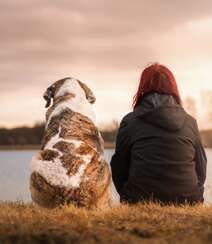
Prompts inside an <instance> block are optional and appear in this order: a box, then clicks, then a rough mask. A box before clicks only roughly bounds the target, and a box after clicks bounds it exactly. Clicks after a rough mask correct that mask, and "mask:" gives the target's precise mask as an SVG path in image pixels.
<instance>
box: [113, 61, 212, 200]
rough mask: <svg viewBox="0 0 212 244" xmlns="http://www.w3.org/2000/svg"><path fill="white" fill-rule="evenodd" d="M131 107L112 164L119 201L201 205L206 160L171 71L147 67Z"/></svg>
mask: <svg viewBox="0 0 212 244" xmlns="http://www.w3.org/2000/svg"><path fill="white" fill-rule="evenodd" d="M133 106H134V110H133V112H131V113H129V114H127V115H126V116H125V117H124V118H123V120H122V121H121V124H120V128H119V132H118V136H117V142H116V150H115V154H114V156H113V157H112V161H111V168H112V177H113V181H114V184H115V186H116V189H117V191H118V193H119V194H120V197H121V201H125V202H128V203H137V202H139V201H142V200H153V201H160V202H162V203H165V204H168V203H174V204H182V203H190V204H194V203H198V202H203V201H204V199H203V192H204V182H205V178H206V163H207V159H206V155H205V151H204V148H203V146H202V144H201V140H200V135H199V131H198V127H197V123H196V121H195V119H194V118H192V117H191V116H190V115H189V114H187V113H186V112H185V110H184V109H183V107H182V105H181V99H180V95H179V91H178V88H177V84H176V81H175V78H174V76H173V74H172V72H171V71H170V70H169V69H168V68H167V67H165V66H163V65H160V64H157V63H156V64H153V65H151V66H149V67H148V68H146V69H145V70H144V71H143V73H142V75H141V79H140V84H139V87H138V91H137V93H136V95H135V97H134V103H133Z"/></svg>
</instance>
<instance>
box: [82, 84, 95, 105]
mask: <svg viewBox="0 0 212 244" xmlns="http://www.w3.org/2000/svg"><path fill="white" fill-rule="evenodd" d="M78 82H79V85H80V86H81V88H82V89H83V90H84V92H85V96H86V98H87V100H88V101H89V103H91V104H93V103H95V102H96V98H95V96H94V94H93V92H92V91H91V89H90V88H88V87H87V85H85V84H84V83H83V82H81V81H79V80H78Z"/></svg>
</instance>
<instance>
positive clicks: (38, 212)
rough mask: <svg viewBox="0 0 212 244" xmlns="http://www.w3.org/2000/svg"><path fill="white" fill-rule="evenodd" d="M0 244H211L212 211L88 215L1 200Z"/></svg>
mask: <svg viewBox="0 0 212 244" xmlns="http://www.w3.org/2000/svg"><path fill="white" fill-rule="evenodd" d="M0 243H45V244H46V243H88V244H89V243H180V244H183V243H192V244H195V243H212V207H207V206H195V207H189V206H186V207H174V206H169V207H161V206H159V205H156V204H151V203H149V204H139V205H135V206H128V205H120V206H118V207H116V208H113V209H110V210H105V211H100V210H99V211H91V210H90V211H88V210H85V209H78V208H75V207H74V206H64V207H61V208H58V209H54V210H46V209H40V208H38V207H36V206H33V205H25V204H23V203H4V202H2V203H0Z"/></svg>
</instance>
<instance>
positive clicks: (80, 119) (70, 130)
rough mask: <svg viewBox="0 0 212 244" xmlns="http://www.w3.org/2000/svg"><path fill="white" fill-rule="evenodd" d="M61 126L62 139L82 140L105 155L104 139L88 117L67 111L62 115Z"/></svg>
mask: <svg viewBox="0 0 212 244" xmlns="http://www.w3.org/2000/svg"><path fill="white" fill-rule="evenodd" d="M57 119H59V118H57ZM60 124H61V126H62V129H61V134H60V135H61V137H63V138H64V139H76V140H82V141H83V142H85V143H86V144H87V145H90V146H91V147H94V148H95V149H96V150H97V151H98V152H99V153H100V154H103V152H104V143H103V139H102V137H101V135H100V133H99V131H98V129H97V127H96V126H95V125H94V123H93V122H92V121H91V120H90V119H89V118H88V117H86V116H84V115H82V114H80V113H76V112H73V111H71V110H70V109H67V110H65V111H64V112H62V113H61V117H60Z"/></svg>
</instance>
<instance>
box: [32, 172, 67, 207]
mask: <svg viewBox="0 0 212 244" xmlns="http://www.w3.org/2000/svg"><path fill="white" fill-rule="evenodd" d="M30 191H31V196H32V199H33V201H34V202H36V203H37V204H39V205H40V206H42V207H47V208H54V207H57V206H59V205H60V204H63V203H64V197H63V194H64V189H63V188H60V187H58V186H51V185H50V184H49V183H48V182H47V181H46V180H45V179H44V178H43V177H42V176H41V175H40V174H38V173H36V172H34V173H32V174H31V177H30Z"/></svg>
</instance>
